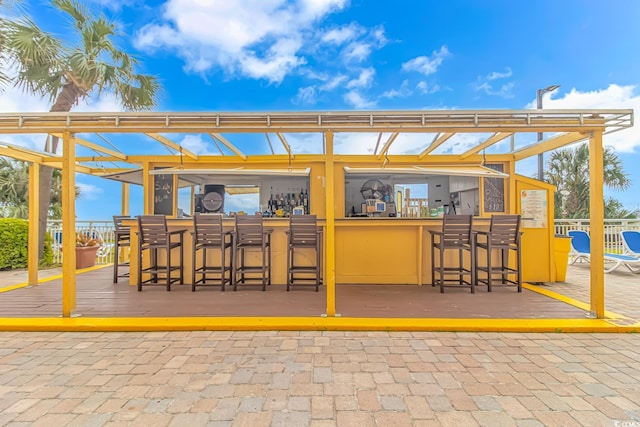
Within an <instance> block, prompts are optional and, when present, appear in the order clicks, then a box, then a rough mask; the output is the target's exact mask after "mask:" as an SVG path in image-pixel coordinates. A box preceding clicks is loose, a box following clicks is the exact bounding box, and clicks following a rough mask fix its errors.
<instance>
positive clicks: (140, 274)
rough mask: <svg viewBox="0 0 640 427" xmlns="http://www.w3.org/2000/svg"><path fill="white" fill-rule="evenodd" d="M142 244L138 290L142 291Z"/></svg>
mask: <svg viewBox="0 0 640 427" xmlns="http://www.w3.org/2000/svg"><path fill="white" fill-rule="evenodd" d="M142 258H143V257H142V245H138V292H140V291H142Z"/></svg>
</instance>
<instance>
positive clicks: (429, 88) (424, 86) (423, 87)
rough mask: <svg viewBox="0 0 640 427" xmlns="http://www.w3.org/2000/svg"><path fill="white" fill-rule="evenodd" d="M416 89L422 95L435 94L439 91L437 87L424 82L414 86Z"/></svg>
mask: <svg viewBox="0 0 640 427" xmlns="http://www.w3.org/2000/svg"><path fill="white" fill-rule="evenodd" d="M416 88H417V89H418V90H419V91H420V92H422V93H424V94H429V93H436V92H437V91H439V90H440V86H439V85H429V84H428V83H427V82H425V81H424V80H422V81H420V82H418V84H417V85H416Z"/></svg>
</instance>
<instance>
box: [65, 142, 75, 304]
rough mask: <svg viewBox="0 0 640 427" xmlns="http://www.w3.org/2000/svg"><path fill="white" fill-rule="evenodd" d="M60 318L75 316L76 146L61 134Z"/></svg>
mask: <svg viewBox="0 0 640 427" xmlns="http://www.w3.org/2000/svg"><path fill="white" fill-rule="evenodd" d="M62 147H63V149H62V252H63V254H64V255H63V257H62V317H74V316H75V315H76V313H75V311H76V162H75V159H76V147H75V143H74V142H73V140H72V139H71V134H70V133H69V132H65V133H64V134H63V135H62Z"/></svg>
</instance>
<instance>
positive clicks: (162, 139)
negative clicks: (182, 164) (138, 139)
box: [145, 132, 198, 160]
mask: <svg viewBox="0 0 640 427" xmlns="http://www.w3.org/2000/svg"><path fill="white" fill-rule="evenodd" d="M145 135H147V136H148V137H150V138H153V139H155V140H156V141H158V142H160V143H161V144H162V145H164V146H167V147H169V148H173V149H174V150H176V151H177V152H178V153H182V154H184V155H185V156H187V157H190V158H192V159H193V160H198V155H197V154H195V153H193V152H191V151H189V150H187V149H186V148H182V146H181V145H180V144H177V143H175V142H173V141H172V140H170V139H169V138H166V137H164V136H162V135H160V134H159V133H147V132H145Z"/></svg>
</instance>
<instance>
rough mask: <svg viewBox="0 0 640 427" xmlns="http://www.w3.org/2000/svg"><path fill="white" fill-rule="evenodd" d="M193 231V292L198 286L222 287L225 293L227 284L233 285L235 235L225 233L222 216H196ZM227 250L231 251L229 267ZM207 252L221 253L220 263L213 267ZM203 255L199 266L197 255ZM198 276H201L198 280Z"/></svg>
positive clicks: (229, 232)
mask: <svg viewBox="0 0 640 427" xmlns="http://www.w3.org/2000/svg"><path fill="white" fill-rule="evenodd" d="M193 229H194V231H192V232H191V238H192V242H193V250H192V256H193V258H192V265H193V269H192V272H193V281H192V284H191V290H192V291H194V292H195V290H196V286H208V285H215V286H217V285H220V290H221V291H224V287H225V285H226V284H227V283H229V284H231V269H232V266H233V262H232V261H233V260H232V255H233V254H232V253H231V251H232V245H233V233H232V232H231V231H224V229H223V227H222V215H221V214H195V215H194V216H193ZM227 249H229V257H228V258H229V265H227V261H226V260H227V256H226V255H227ZM207 251H216V252H217V251H219V252H220V263H219V264H218V265H211V264H210V261H209V260H208V259H207ZM198 252H201V253H202V264H201V266H200V267H198V266H197V258H198V257H197V253H198ZM208 274H213V275H216V276H218V275H219V276H220V277H219V278H217V277H216V278H215V279H211V278H208V277H207V275H208ZM198 276H201V277H200V278H199V279H198ZM208 280H216V281H217V283H210V282H208Z"/></svg>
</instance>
